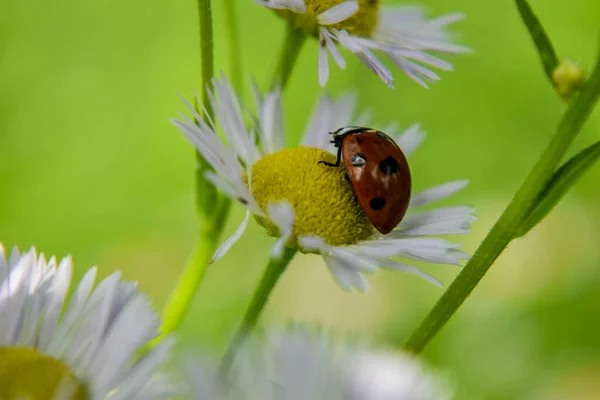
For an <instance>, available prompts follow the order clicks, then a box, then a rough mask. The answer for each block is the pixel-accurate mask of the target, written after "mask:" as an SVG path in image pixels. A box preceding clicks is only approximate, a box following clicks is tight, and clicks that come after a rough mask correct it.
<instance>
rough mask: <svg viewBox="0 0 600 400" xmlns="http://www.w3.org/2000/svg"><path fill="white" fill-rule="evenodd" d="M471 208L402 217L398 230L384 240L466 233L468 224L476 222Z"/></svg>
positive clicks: (432, 211)
mask: <svg viewBox="0 0 600 400" xmlns="http://www.w3.org/2000/svg"><path fill="white" fill-rule="evenodd" d="M473 211H474V209H473V208H472V207H466V206H458V207H444V208H438V209H435V210H431V211H427V212H423V213H419V214H412V215H408V216H406V217H404V219H403V220H402V222H401V223H400V229H398V230H394V231H392V232H391V233H390V234H388V235H386V238H394V237H401V236H417V235H442V234H461V233H468V232H469V226H470V223H471V222H473V221H476V220H477V217H476V216H475V215H473Z"/></svg>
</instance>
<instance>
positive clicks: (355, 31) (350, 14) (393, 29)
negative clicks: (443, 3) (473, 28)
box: [255, 0, 469, 87]
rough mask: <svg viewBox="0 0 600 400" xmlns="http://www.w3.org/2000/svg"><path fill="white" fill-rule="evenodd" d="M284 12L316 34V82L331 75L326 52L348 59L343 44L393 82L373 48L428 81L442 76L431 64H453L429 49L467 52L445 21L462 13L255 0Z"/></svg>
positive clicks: (355, 0) (363, 2)
mask: <svg viewBox="0 0 600 400" xmlns="http://www.w3.org/2000/svg"><path fill="white" fill-rule="evenodd" d="M255 2H257V3H259V4H261V5H262V6H264V7H267V8H270V9H272V10H274V11H275V12H277V13H278V14H279V15H281V16H282V17H283V18H285V19H286V20H287V21H288V23H290V24H292V25H293V27H294V28H296V29H298V30H301V31H303V32H304V33H305V34H307V35H310V36H314V37H316V38H318V39H319V83H320V84H321V86H324V85H325V83H326V82H327V79H328V77H329V55H331V58H333V60H334V61H335V63H336V64H337V65H338V66H339V67H340V68H345V66H346V61H345V59H344V56H343V55H342V53H341V52H340V49H339V47H342V48H344V49H346V50H348V51H350V52H351V53H353V54H354V55H356V57H358V59H359V60H360V61H361V62H362V63H363V64H365V65H366V66H367V67H369V68H370V69H371V70H372V71H373V72H375V73H376V74H377V76H379V77H380V78H381V79H382V80H383V81H384V82H385V83H386V84H387V85H388V86H391V87H393V77H392V73H391V71H390V70H389V69H388V68H387V67H386V66H385V64H384V63H383V62H382V61H381V60H380V59H379V58H378V57H377V56H376V55H375V54H374V52H380V53H382V54H385V55H386V56H387V57H388V58H389V59H390V60H391V61H392V63H393V64H394V65H395V66H396V67H398V68H400V69H401V70H402V71H404V73H406V74H407V75H408V76H410V77H411V78H412V79H414V80H415V81H416V82H418V83H419V84H420V85H422V86H424V87H427V82H433V81H437V80H439V79H440V77H439V76H438V75H437V74H436V73H435V72H433V71H432V70H431V69H430V67H433V68H437V69H440V70H447V71H450V70H452V65H451V64H450V63H448V62H447V61H444V60H443V59H441V58H439V57H437V56H435V55H432V54H431V53H433V54H453V53H464V52H468V51H469V49H468V48H466V47H463V46H460V45H457V44H454V43H453V41H452V39H453V37H452V35H450V34H449V33H448V31H447V29H446V28H447V26H448V25H450V24H452V23H454V22H457V21H460V20H461V19H462V18H463V15H462V14H460V13H455V14H448V15H444V16H441V17H438V18H433V19H429V18H427V17H426V16H425V13H424V11H423V10H422V9H421V8H418V7H401V6H387V7H385V6H381V5H380V4H379V3H380V1H379V0H255Z"/></svg>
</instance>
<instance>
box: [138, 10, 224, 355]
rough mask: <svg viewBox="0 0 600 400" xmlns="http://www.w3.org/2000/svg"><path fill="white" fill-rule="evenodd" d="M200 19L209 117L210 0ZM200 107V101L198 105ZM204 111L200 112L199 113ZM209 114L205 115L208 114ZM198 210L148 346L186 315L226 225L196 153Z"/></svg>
mask: <svg viewBox="0 0 600 400" xmlns="http://www.w3.org/2000/svg"><path fill="white" fill-rule="evenodd" d="M197 6H198V19H199V24H200V36H199V45H200V54H201V57H200V67H201V78H202V79H201V81H202V82H201V88H202V104H203V105H204V107H205V108H206V112H207V116H208V117H211V118H212V114H213V110H212V107H211V104H210V101H209V97H208V92H207V90H205V89H206V88H207V86H208V84H209V83H210V80H211V79H212V77H213V73H214V53H213V50H214V48H213V47H214V46H213V23H212V4H211V0H197ZM196 109H197V110H198V109H199V107H198V104H196ZM199 113H200V114H202V113H201V112H199ZM205 117H206V116H205ZM196 160H197V167H196V209H197V211H198V215H199V223H200V229H199V232H198V237H197V239H196V244H195V247H194V250H193V252H192V254H191V256H190V258H189V260H188V262H187V264H186V265H185V267H184V269H183V272H182V273H181V276H180V278H179V281H178V283H177V286H176V287H175V289H174V290H173V291H172V292H171V296H170V298H169V301H168V302H167V304H166V306H165V308H164V310H163V322H162V325H161V328H160V331H161V334H160V336H159V337H157V338H156V339H155V340H154V341H153V342H152V343H151V344H150V346H149V347H153V346H155V345H156V344H158V343H159V342H160V341H161V340H162V339H164V338H165V337H166V335H168V334H170V333H172V332H174V331H175V330H176V329H177V328H178V327H179V326H180V325H181V322H182V321H183V319H184V318H185V315H186V314H187V312H188V310H189V308H190V305H191V304H192V301H193V299H194V295H195V294H196V292H197V290H198V287H199V286H200V283H201V282H202V280H203V278H204V275H205V273H206V268H207V266H208V262H209V261H210V259H211V257H212V255H213V254H214V252H215V250H216V248H217V244H218V243H217V241H218V240H219V236H220V234H221V231H222V228H223V225H224V224H223V221H224V218H225V217H226V215H225V216H219V217H222V218H223V220H219V219H218V218H217V217H216V216H215V214H214V213H212V212H211V210H212V208H213V207H214V205H215V203H216V201H217V200H218V195H217V193H216V189H215V188H214V186H212V185H211V184H210V182H208V181H207V180H206V178H205V173H206V171H207V170H208V169H210V165H209V164H208V163H207V162H206V160H205V159H204V157H202V155H201V154H200V153H199V152H196Z"/></svg>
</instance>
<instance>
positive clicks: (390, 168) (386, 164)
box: [379, 157, 400, 175]
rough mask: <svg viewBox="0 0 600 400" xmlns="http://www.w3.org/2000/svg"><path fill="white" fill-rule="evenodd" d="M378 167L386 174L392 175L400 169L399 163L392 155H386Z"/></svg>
mask: <svg viewBox="0 0 600 400" xmlns="http://www.w3.org/2000/svg"><path fill="white" fill-rule="evenodd" d="M379 169H380V170H381V172H383V173H384V174H386V175H393V174H395V173H396V172H398V170H400V164H398V161H396V159H395V158H394V157H388V158H386V159H385V160H382V161H381V162H380V163H379Z"/></svg>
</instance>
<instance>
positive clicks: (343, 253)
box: [330, 246, 378, 272]
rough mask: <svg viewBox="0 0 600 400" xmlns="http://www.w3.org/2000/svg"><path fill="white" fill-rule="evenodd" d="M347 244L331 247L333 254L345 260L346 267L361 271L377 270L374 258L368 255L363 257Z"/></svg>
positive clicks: (342, 260)
mask: <svg viewBox="0 0 600 400" xmlns="http://www.w3.org/2000/svg"><path fill="white" fill-rule="evenodd" d="M347 249H348V247H347V246H340V247H333V246H332V247H330V251H331V254H332V256H334V257H336V258H337V259H339V260H340V261H341V262H343V263H344V264H345V266H346V268H349V269H353V270H357V271H361V272H375V271H377V269H378V267H377V265H376V263H375V260H374V259H372V258H371V259H370V258H367V257H361V256H360V255H358V254H356V252H352V251H348V250H347Z"/></svg>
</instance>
